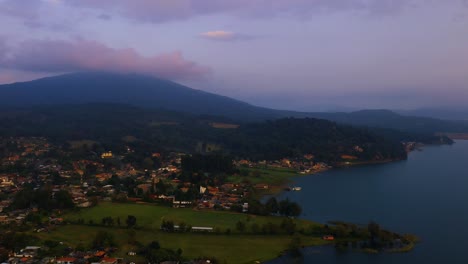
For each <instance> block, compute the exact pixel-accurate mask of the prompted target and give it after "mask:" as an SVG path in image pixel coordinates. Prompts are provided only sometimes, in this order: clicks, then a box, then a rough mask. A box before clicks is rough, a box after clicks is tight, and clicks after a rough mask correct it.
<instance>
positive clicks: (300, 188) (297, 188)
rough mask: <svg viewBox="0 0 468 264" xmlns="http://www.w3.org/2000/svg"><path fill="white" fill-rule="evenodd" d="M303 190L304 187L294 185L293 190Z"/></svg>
mask: <svg viewBox="0 0 468 264" xmlns="http://www.w3.org/2000/svg"><path fill="white" fill-rule="evenodd" d="M300 190H302V187H292V188H291V191H300Z"/></svg>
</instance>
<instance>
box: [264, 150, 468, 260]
mask: <svg viewBox="0 0 468 264" xmlns="http://www.w3.org/2000/svg"><path fill="white" fill-rule="evenodd" d="M294 185H296V186H301V187H302V191H300V192H285V193H283V194H281V195H280V197H281V198H284V197H289V198H290V199H291V200H294V201H296V202H299V203H300V204H301V206H302V208H303V216H302V217H303V218H306V219H310V220H314V221H319V222H322V223H325V222H327V221H329V220H343V221H346V222H354V223H360V224H367V223H368V222H369V221H370V220H373V221H376V222H377V223H379V224H380V225H381V226H382V227H383V228H386V229H389V230H393V231H396V232H401V233H412V234H416V235H417V236H418V237H420V238H421V243H419V244H417V246H416V248H415V249H414V250H413V251H412V252H410V253H402V254H388V253H386V254H377V255H367V254H363V253H352V252H351V253H344V254H337V253H336V252H335V250H334V249H333V248H329V247H326V248H311V249H307V250H305V252H304V263H468V141H457V142H456V144H454V145H452V146H430V147H425V148H424V149H423V151H415V152H412V153H411V154H410V156H409V158H408V160H407V161H401V162H396V163H390V164H385V165H372V166H364V167H354V168H346V169H336V170H330V171H327V172H324V173H321V174H317V175H311V176H305V177H298V178H297V179H296V180H295V182H294ZM289 262H290V261H288V260H284V259H283V260H281V259H278V260H275V261H273V262H271V263H275V264H278V263H289Z"/></svg>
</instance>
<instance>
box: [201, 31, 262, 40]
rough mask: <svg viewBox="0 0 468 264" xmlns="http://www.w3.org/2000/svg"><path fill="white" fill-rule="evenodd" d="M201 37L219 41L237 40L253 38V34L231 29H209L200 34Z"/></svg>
mask: <svg viewBox="0 0 468 264" xmlns="http://www.w3.org/2000/svg"><path fill="white" fill-rule="evenodd" d="M200 37H202V38H205V39H209V40H218V41H236V40H249V39H252V38H253V37H252V36H249V35H245V34H238V33H234V32H230V31H224V30H216V31H208V32H203V33H201V34H200Z"/></svg>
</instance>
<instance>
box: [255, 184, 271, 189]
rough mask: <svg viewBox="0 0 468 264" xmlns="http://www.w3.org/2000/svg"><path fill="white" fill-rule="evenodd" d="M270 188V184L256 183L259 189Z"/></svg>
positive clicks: (256, 187)
mask: <svg viewBox="0 0 468 264" xmlns="http://www.w3.org/2000/svg"><path fill="white" fill-rule="evenodd" d="M268 188H269V186H268V184H264V183H257V184H255V189H257V190H268Z"/></svg>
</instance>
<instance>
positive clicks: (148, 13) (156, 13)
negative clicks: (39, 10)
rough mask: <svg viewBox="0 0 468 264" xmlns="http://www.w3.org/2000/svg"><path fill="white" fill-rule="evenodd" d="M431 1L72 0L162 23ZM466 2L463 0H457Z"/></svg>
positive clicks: (378, 9)
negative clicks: (190, 19)
mask: <svg viewBox="0 0 468 264" xmlns="http://www.w3.org/2000/svg"><path fill="white" fill-rule="evenodd" d="M427 1H428V0H235V1H230V0H229V1H220V0H170V1H167V0H139V1H128V0H99V1H96V0H69V1H67V3H71V4H73V5H75V6H81V7H88V8H95V9H101V10H106V11H109V10H113V11H115V12H117V13H119V14H121V15H124V16H126V17H128V18H130V19H133V20H137V21H142V22H152V23H161V22H167V21H173V20H184V19H188V18H191V17H195V16H201V15H211V14H219V13H224V14H230V15H235V16H249V17H272V16H278V15H288V16H294V17H298V18H304V17H310V16H312V15H314V14H317V13H323V12H340V11H360V12H363V13H369V14H373V13H375V14H388V13H395V12H398V11H400V10H402V9H404V8H405V7H408V6H413V5H414V4H417V3H426V2H427ZM457 1H463V0H457Z"/></svg>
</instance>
